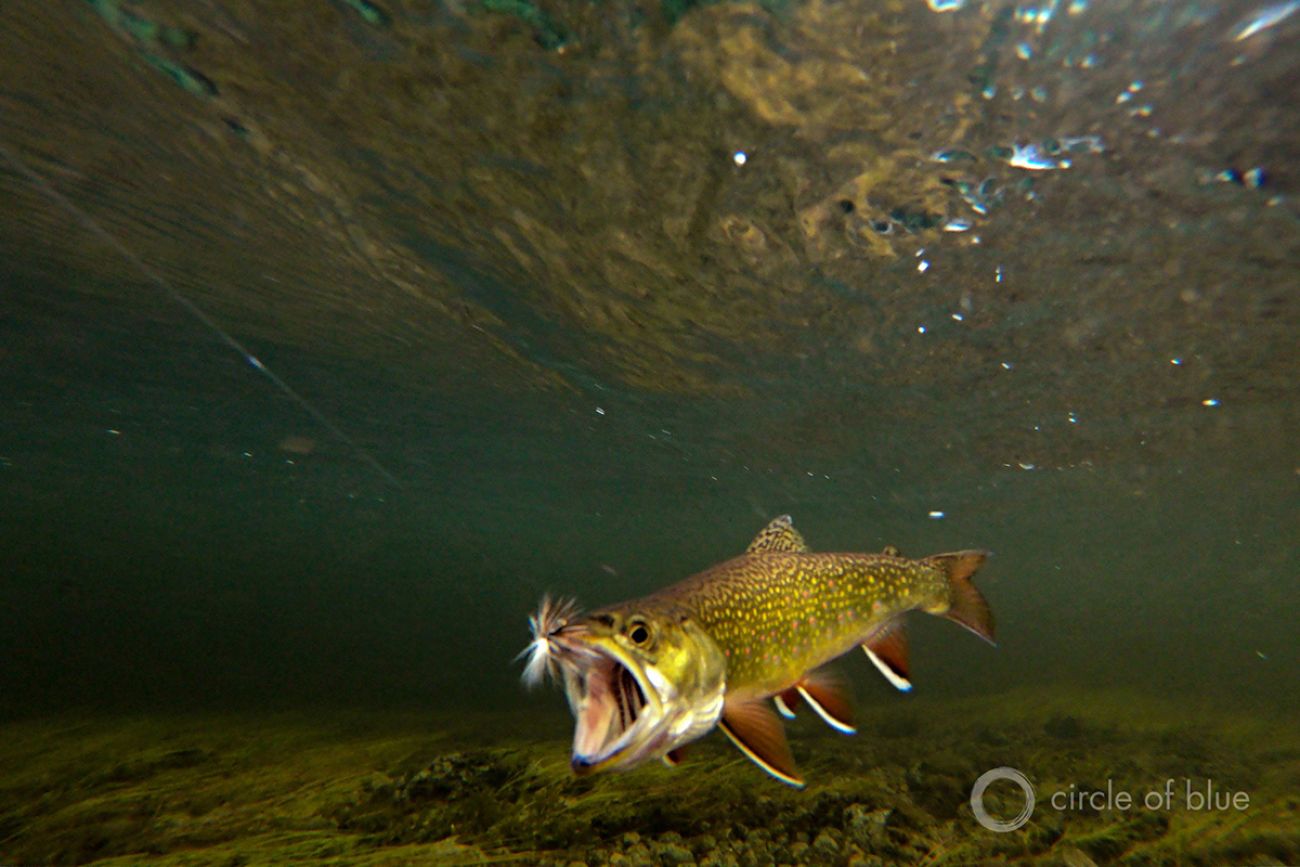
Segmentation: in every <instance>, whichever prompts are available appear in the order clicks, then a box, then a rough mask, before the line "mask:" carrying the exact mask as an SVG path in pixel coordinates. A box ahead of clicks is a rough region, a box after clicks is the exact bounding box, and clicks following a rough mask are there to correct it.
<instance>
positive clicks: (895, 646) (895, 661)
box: [862, 620, 912, 692]
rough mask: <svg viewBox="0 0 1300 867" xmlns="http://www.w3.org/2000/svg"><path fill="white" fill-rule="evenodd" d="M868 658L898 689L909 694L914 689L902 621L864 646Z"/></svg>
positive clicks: (887, 627)
mask: <svg viewBox="0 0 1300 867" xmlns="http://www.w3.org/2000/svg"><path fill="white" fill-rule="evenodd" d="M862 649H863V650H865V651H866V652H867V658H868V659H870V660H871V662H872V663H873V664H874V665H875V666H876V668H878V669H880V673H881V674H883V675H884V676H885V680H887V681H889V682H890V683H891V684H893V685H894V686H895V687H896V688H898V689H901V690H902V691H903V692H908V691H909V690H911V688H912V679H911V677H910V676H909V674H908V664H907V632H906V630H904V628H903V622H902V621H901V620H899V621H896V622H894V623H891V624H889V625H887V626H885V628H883V629H881V630H880V631H879V632H877V633H876V634H875V635H873V636H872V637H871V640H869V641H867V642H866V643H864V644H863V645H862Z"/></svg>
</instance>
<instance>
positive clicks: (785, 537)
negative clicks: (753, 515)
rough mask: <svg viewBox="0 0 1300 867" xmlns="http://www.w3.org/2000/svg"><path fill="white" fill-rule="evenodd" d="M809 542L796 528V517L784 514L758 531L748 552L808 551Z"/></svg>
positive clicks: (746, 550)
mask: <svg viewBox="0 0 1300 867" xmlns="http://www.w3.org/2000/svg"><path fill="white" fill-rule="evenodd" d="M807 552H808V543H807V542H805V541H804V540H803V536H801V535H799V531H798V530H796V529H795V528H794V518H791V517H790V516H789V515H782V516H781V517H779V518H776V519H775V520H773V521H772V523H770V524H768V525H767V526H766V527H764V528H763V529H762V530H760V531H759V532H758V535H757V536H755V537H754V541H752V542H750V543H749V547H748V548H746V549H745V553H746V554H775V553H805V554H806V553H807Z"/></svg>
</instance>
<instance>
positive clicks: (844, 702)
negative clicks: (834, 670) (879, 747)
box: [795, 671, 858, 735]
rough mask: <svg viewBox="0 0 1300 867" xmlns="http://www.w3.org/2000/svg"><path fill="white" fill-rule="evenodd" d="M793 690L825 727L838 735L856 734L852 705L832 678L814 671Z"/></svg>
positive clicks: (840, 686)
mask: <svg viewBox="0 0 1300 867" xmlns="http://www.w3.org/2000/svg"><path fill="white" fill-rule="evenodd" d="M795 689H797V690H799V695H801V696H803V700H804V701H806V702H808V706H809V707H811V708H812V709H813V710H815V711H817V715H818V716H819V717H821V718H822V721H824V722H825V723H826V725H828V726H830V727H831V728H833V729H835V731H837V732H839V733H840V734H845V735H852V734H857V732H858V730H857V729H855V728H854V727H853V704H852V702H850V701H849V697H848V696H847V695H846V694H845V690H844V687H843V686H842V685H841V684H840V683H839V682H838V681H837V680H836V679H835V678H834V677H831V676H830V675H828V674H824V673H818V672H815V671H814V672H812V673H811V674H808V675H805V676H804V678H803V680H801V681H799V682H798V683H797V684H795Z"/></svg>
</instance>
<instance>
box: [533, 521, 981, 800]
mask: <svg viewBox="0 0 1300 867" xmlns="http://www.w3.org/2000/svg"><path fill="white" fill-rule="evenodd" d="M988 556H989V552H987V551H984V550H966V551H957V552H954V553H949V554H935V555H932V556H929V557H922V558H919V559H912V558H909V557H905V556H903V555H902V553H901V552H900V551H899V550H898V549H897V548H895V547H893V546H889V547H887V548H885V549H884V550H883V551H882V552H881V553H878V554H870V553H815V552H813V551H812V550H810V549H809V548H808V545H807V543H806V542H805V541H804V538H803V536H802V534H800V532H799V531H798V530H796V529H795V527H794V520H793V519H792V518H791V517H790V516H789V515H781V516H780V517H778V518H776V519H774V520H773V521H771V522H770V523H769V524H768V525H767V526H765V527H764V528H763V529H762V530H761V531H760V532H759V534H758V535H757V536H756V537H755V538H754V540H753V541H752V542H751V543H750V545H749V547H748V548H747V549H746V550H745V551H744V553H742V554H741V555H740V556H738V557H733V558H731V559H730V560H726V561H724V562H722V563H719V564H717V565H716V566H713V567H711V568H709V569H706V570H705V571H703V572H700V573H698V574H696V575H693V576H691V577H689V578H686V579H685V580H682V581H680V582H678V583H676V584H674V585H672V586H670V587H666V588H664V589H662V590H659V591H658V592H655V593H652V594H650V595H649V596H644V597H641V598H639V599H633V600H630V601H627V602H621V603H618V604H615V605H609V606H605V607H603V608H599V609H597V610H595V611H592V612H590V613H582V612H581V611H580V609H579V608H578V606H577V604H576V603H575V602H574V601H572V600H564V601H558V602H557V601H554V600H552V599H551V598H550V597H549V596H548V597H545V598H543V600H542V603H541V606H540V608H539V610H538V611H537V613H536V614H534V615H533V616H532V617H530V618H529V624H530V628H531V631H532V636H533V638H532V641H531V643H530V644H529V645H528V646H527V647H526V648H524V650H523V651H522V652H521V653H520V658H526V660H527V662H526V664H525V667H524V673H523V679H524V682H525V683H526V684H527V685H529V686H536V685H538V684H540V683H541V682H543V681H544V680H546V679H548V678H551V679H555V680H557V681H559V682H560V683H562V685H563V688H564V693H565V697H566V699H567V701H568V704H569V708H570V710H571V712H572V713H573V716H574V721H575V725H574V736H573V746H572V754H571V758H570V766H571V768H572V769H573V771H574V773H576V774H578V775H579V776H585V775H587V774H592V773H595V772H598V771H621V770H630V769H632V768H635V767H638V766H640V765H642V764H644V763H646V762H648V761H651V760H654V759H661V760H662V761H663V762H664V763H666V764H668V765H670V766H676V765H678V764H680V763H681V761H682V759H683V756H684V753H685V748H686V746H687V745H688V744H690V743H691V742H693V741H695V740H698V739H699V738H702V737H704V736H705V735H706V734H708V733H709V732H711V731H712V730H713V729H715V728H717V729H720V730H721V731H722V732H723V733H724V734H725V735H726V736H727V738H728V739H730V741H731V742H732V743H733V744H734V745H735V746H736V747H737V748H738V749H739V750H740V751H741V752H742V753H743V754H744V755H745V756H747V757H748V758H749V759H751V760H752V761H753V762H754V763H755V764H757V765H758V766H759V767H760V768H762V769H763V770H764V771H766V772H767V773H768V774H770V775H771V776H772V777H775V778H776V779H778V780H780V781H781V782H783V783H786V784H788V785H791V786H795V787H802V786H803V785H804V784H805V782H804V779H803V778H802V776H801V775H800V773H799V770H798V767H797V766H796V763H795V761H794V757H793V755H792V753H791V751H790V746H789V743H788V742H787V740H786V737H785V731H784V728H783V726H782V723H781V719H780V718H781V717H786V718H790V717H793V716H794V715H795V713H796V711H797V710H798V709H799V708H800V707H801V706H804V705H806V706H807V707H809V708H811V709H812V711H813V712H815V713H816V714H817V716H819V717H820V718H821V719H822V720H824V721H825V722H826V723H827V724H828V725H830V726H831V727H832V728H833V729H835V730H836V731H839V732H841V733H843V734H853V733H854V732H855V731H856V729H855V727H854V725H853V714H852V706H851V704H850V702H849V700H848V696H847V692H846V690H845V689H844V686H843V684H842V683H841V682H840V681H839V679H838V678H837V677H836V676H834V675H832V674H830V673H829V672H827V671H826V670H824V668H823V666H825V665H826V664H827V663H829V662H830V661H832V660H834V659H836V658H838V657H840V656H843V655H845V654H847V653H849V652H851V651H853V650H854V649H855V648H858V647H861V648H862V650H863V651H865V653H866V656H867V658H868V659H869V660H870V661H871V662H872V664H873V665H874V666H875V667H876V668H877V669H878V670H879V671H880V673H881V674H882V675H884V677H885V679H886V680H887V681H888V682H889V683H890V684H892V685H893V686H894V687H895V688H897V689H899V690H902V691H909V690H911V688H912V682H911V676H910V673H909V665H908V643H907V634H906V631H905V622H904V618H905V615H907V614H908V613H909V612H911V611H922V612H925V613H927V614H932V615H936V616H940V617H945V618H947V619H949V620H952V621H954V622H956V623H958V624H960V625H961V626H963V627H965V628H966V629H968V630H969V631H971V632H973V633H974V634H975V635H977V636H979V637H980V638H982V639H984V640H985V641H987V642H988V643H989V644H994V645H996V642H995V639H994V622H993V614H992V611H991V610H990V608H989V605H988V603H987V601H986V600H985V599H984V597H983V595H982V594H981V593H980V591H979V590H978V589H976V587H975V585H974V584H973V583H972V581H971V578H972V576H973V575H974V574H975V572H976V571H977V570H978V569H979V568H980V567H981V566H982V565H983V564H984V561H985V559H986V558H987V557H988Z"/></svg>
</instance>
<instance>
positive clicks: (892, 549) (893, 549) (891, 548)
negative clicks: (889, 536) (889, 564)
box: [880, 545, 903, 557]
mask: <svg viewBox="0 0 1300 867" xmlns="http://www.w3.org/2000/svg"><path fill="white" fill-rule="evenodd" d="M880 553H881V554H884V555H885V556H886V557H902V556H903V552H902V551H900V550H898V546H897V545H886V546H885V550H883V551H881V552H880Z"/></svg>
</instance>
